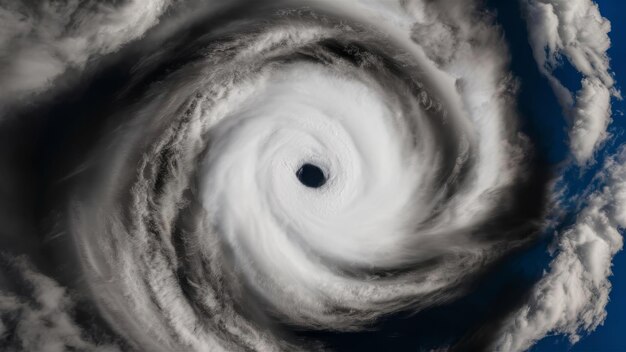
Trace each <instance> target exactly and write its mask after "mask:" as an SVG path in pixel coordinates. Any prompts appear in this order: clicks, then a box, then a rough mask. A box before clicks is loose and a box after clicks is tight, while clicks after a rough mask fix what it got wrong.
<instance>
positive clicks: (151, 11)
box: [0, 0, 170, 106]
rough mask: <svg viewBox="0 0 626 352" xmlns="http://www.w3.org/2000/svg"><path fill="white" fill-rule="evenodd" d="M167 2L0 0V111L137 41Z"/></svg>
mask: <svg viewBox="0 0 626 352" xmlns="http://www.w3.org/2000/svg"><path fill="white" fill-rule="evenodd" d="M169 2H170V1H169V0H131V1H99V0H96V1H93V0H92V1H79V0H69V1H50V0H43V1H36V2H35V3H36V5H34V6H33V3H32V2H22V1H14V0H0V91H1V94H0V106H2V104H7V103H9V102H14V101H15V100H16V99H24V98H26V97H28V96H30V95H32V94H33V93H38V92H41V91H43V90H45V89H47V88H49V85H50V84H51V83H52V82H53V81H54V79H55V78H57V77H59V76H60V75H62V74H63V73H64V72H66V70H68V69H69V68H73V69H77V70H81V69H82V68H83V67H84V66H85V64H87V62H88V61H89V60H90V59H94V58H95V57H97V56H100V55H104V54H108V53H111V52H114V51H116V50H118V49H119V48H120V47H121V46H122V45H124V44H126V43H127V42H129V41H131V40H133V39H136V38H138V37H141V36H142V35H143V34H144V33H145V32H146V31H147V30H148V29H149V28H150V27H152V26H154V25H155V24H156V23H158V19H159V16H160V15H161V14H162V13H163V12H164V11H165V10H166V9H167V7H168V6H169Z"/></svg>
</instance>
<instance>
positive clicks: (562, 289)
mask: <svg viewBox="0 0 626 352" xmlns="http://www.w3.org/2000/svg"><path fill="white" fill-rule="evenodd" d="M598 178H599V179H600V181H602V182H604V183H605V186H604V187H602V188H601V189H599V190H596V191H595V192H593V193H592V194H591V195H590V196H589V198H588V199H587V200H586V203H587V205H586V206H585V208H584V209H583V210H582V211H581V212H580V213H578V216H577V218H576V222H575V224H574V225H572V226H571V227H570V228H569V229H567V230H565V231H564V232H563V233H561V234H559V235H558V245H557V247H558V248H557V249H556V257H555V258H554V260H553V261H552V263H551V264H550V269H549V272H548V273H546V274H545V276H544V277H543V278H542V279H541V280H540V281H539V283H538V284H537V285H536V287H534V288H533V291H532V293H531V296H530V298H529V300H528V303H526V304H525V305H524V306H523V307H522V308H521V309H520V310H519V311H518V312H517V313H516V314H515V315H514V316H512V318H511V319H510V320H509V321H508V322H507V324H506V325H505V326H504V327H503V333H502V337H501V339H500V341H499V342H498V346H497V350H499V351H522V350H526V349H527V348H529V347H530V346H532V345H533V344H534V343H535V342H536V341H538V340H540V339H541V338H543V337H544V336H546V335H547V334H549V333H552V334H554V333H558V334H566V335H568V336H569V339H570V342H571V343H576V342H577V341H578V340H579V338H580V334H581V333H588V332H591V331H593V330H595V329H596V327H598V325H600V324H602V322H603V321H604V319H605V317H606V311H605V307H606V304H607V303H608V301H609V292H610V290H611V283H610V281H609V276H610V275H611V260H612V259H613V256H614V255H615V254H616V253H617V252H618V251H620V250H621V249H622V246H623V238H622V236H621V234H620V230H622V229H624V227H626V148H622V150H621V152H620V153H618V155H616V156H614V157H612V158H610V159H608V160H607V161H606V165H605V167H604V170H603V171H601V173H600V174H599V175H598Z"/></svg>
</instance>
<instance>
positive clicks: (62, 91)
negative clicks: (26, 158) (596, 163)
mask: <svg viewBox="0 0 626 352" xmlns="http://www.w3.org/2000/svg"><path fill="white" fill-rule="evenodd" d="M577 3H578V5H579V6H578V7H570V5H569V2H562V1H556V0H554V1H548V0H542V1H538V0H537V1H534V0H529V1H522V2H521V4H522V5H521V7H522V11H521V12H523V13H524V16H525V18H526V21H527V24H528V32H529V38H528V40H529V43H530V45H531V48H532V51H533V54H534V58H535V61H536V64H537V70H538V71H539V72H540V73H541V74H542V75H543V76H544V77H546V79H547V80H548V82H549V84H550V87H551V88H552V89H553V90H554V94H555V96H556V97H557V98H558V101H559V103H560V104H561V106H562V109H563V111H564V112H563V114H564V116H565V117H566V118H567V119H568V122H567V123H569V128H570V129H569V137H570V141H569V142H570V144H569V146H570V148H571V155H572V156H573V158H572V161H568V163H569V164H568V165H570V166H567V165H566V166H562V168H563V169H565V170H567V168H568V167H569V168H576V167H577V165H585V164H588V163H592V162H593V160H592V159H593V157H594V155H596V154H594V153H598V150H599V148H601V147H602V143H603V142H605V141H606V140H607V139H610V138H611V136H610V134H609V133H608V132H607V128H608V126H609V124H610V122H611V119H610V116H611V108H610V104H611V99H612V97H613V98H615V99H617V98H619V92H618V90H617V89H616V88H615V87H614V85H615V82H614V79H613V76H612V73H611V71H610V68H609V65H608V57H607V54H606V50H608V47H609V46H610V41H609V39H608V34H607V33H608V21H607V20H605V19H603V18H602V16H601V15H600V13H599V10H598V8H597V7H596V6H595V5H594V4H593V3H592V2H591V1H589V0H580V1H577ZM486 6H487V4H485V3H483V2H480V1H464V2H458V1H452V0H442V1H422V0H412V1H390V2H377V1H365V0H362V1H361V0H354V1H352V0H351V1H346V2H341V3H336V2H330V1H328V2H327V1H322V0H316V1H304V0H303V1H280V0H279V1H271V2H270V1H267V2H252V1H236V2H231V3H225V4H223V3H219V2H201V1H193V0H191V1H176V2H168V1H160V0H159V1H157V0H151V1H132V0H129V1H121V2H118V1H115V2H113V1H112V2H96V1H93V2H89V1H88V2H82V3H81V2H74V1H68V2H62V3H57V2H48V1H44V2H42V3H41V4H37V5H30V4H12V3H8V2H6V3H5V2H2V1H0V19H3V23H5V24H4V25H3V27H1V28H0V31H1V32H0V38H2V42H1V46H0V55H2V60H1V62H2V64H1V65H2V66H1V67H2V69H1V71H0V84H2V86H3V87H6V89H4V91H3V93H2V97H1V99H0V113H2V116H0V117H1V118H2V121H0V123H2V124H4V125H5V126H6V127H3V126H2V125H0V128H3V129H4V130H6V131H7V132H6V135H7V136H10V135H13V137H11V138H8V139H7V140H8V142H6V144H7V145H9V144H10V148H9V147H7V148H9V149H7V150H9V151H11V150H16V149H17V148H18V147H19V146H20V145H22V143H20V142H19V141H18V140H17V138H16V137H15V136H16V135H17V133H18V132H19V131H23V130H26V129H28V130H32V131H35V132H30V133H32V134H31V135H32V136H34V137H32V138H33V139H37V140H40V139H42V140H43V141H44V142H37V143H39V144H36V145H38V147H34V148H33V151H31V152H30V153H31V154H32V155H33V156H32V158H33V160H35V161H34V162H33V163H34V164H35V165H37V166H36V167H34V170H33V169H29V168H28V167H22V168H20V167H18V166H19V165H18V166H15V167H14V170H15V171H13V172H8V173H7V175H6V176H3V178H5V179H4V180H2V183H4V184H7V185H8V184H13V185H17V186H15V187H14V189H13V190H11V191H6V195H7V196H6V197H5V196H3V199H2V200H1V201H2V209H3V212H4V207H5V203H6V204H9V203H10V202H11V201H12V199H13V198H11V197H15V199H18V196H19V194H20V193H19V192H20V188H19V187H18V186H22V187H24V188H25V189H28V192H29V193H28V194H31V193H32V194H33V196H32V197H24V199H27V200H20V201H19V203H18V204H19V205H20V206H19V207H17V208H16V209H18V210H15V213H16V214H17V215H16V216H13V217H12V218H13V220H11V224H14V225H12V226H10V227H12V228H14V233H11V234H7V235H6V236H4V234H3V237H4V238H3V239H2V241H3V248H6V250H4V249H3V252H2V253H3V254H2V257H1V258H2V261H1V262H2V265H1V266H0V268H2V270H1V271H0V273H2V275H0V279H1V280H0V283H2V284H1V285H0V317H1V318H2V324H0V338H1V339H2V341H3V342H2V343H0V346H3V347H7V348H11V349H14V350H49V351H62V350H66V349H78V350H101V351H114V350H149V351H220V350H250V351H273V350H276V351H279V350H286V351H291V350H319V349H322V350H326V349H328V350H333V349H334V348H333V347H334V345H333V337H332V336H334V335H333V334H336V335H342V334H345V335H346V336H348V335H351V334H356V333H359V332H362V331H369V330H376V324H378V323H380V322H381V321H385V320H386V319H390V318H389V317H398V318H392V319H400V320H402V318H400V316H401V315H402V314H403V313H406V312H408V313H409V314H411V315H414V316H415V318H411V319H410V320H407V322H406V324H412V323H413V321H415V320H420V319H421V320H420V321H424V320H423V319H424V318H421V317H422V316H423V315H424V314H431V313H429V312H432V311H436V310H437V309H440V308H441V307H446V306H449V305H453V306H454V305H455V304H456V305H463V302H464V299H467V298H466V297H468V296H471V295H472V294H473V293H474V292H477V290H480V288H479V287H481V286H485V285H487V282H489V281H492V277H493V275H495V274H494V272H495V271H494V270H495V268H497V267H498V266H499V265H501V264H503V263H506V262H507V260H508V258H510V257H511V256H514V255H521V254H520V253H525V251H527V250H528V249H529V248H533V246H537V245H538V243H544V242H545V235H544V233H548V232H555V233H556V234H555V235H551V236H554V241H556V243H557V246H558V247H559V250H558V252H557V253H555V255H554V259H553V260H552V261H551V263H550V264H549V268H548V272H547V273H546V274H545V275H544V276H543V277H541V278H539V279H538V280H535V282H532V283H530V284H529V285H528V287H526V288H525V289H524V290H523V292H520V293H519V294H517V296H515V297H514V298H512V299H510V300H504V301H506V302H503V299H494V303H493V304H494V306H497V305H498V304H499V305H501V306H502V307H501V311H502V312H503V313H502V314H500V315H497V316H495V315H494V316H490V317H488V318H485V319H484V320H482V321H480V322H472V323H467V324H468V325H470V326H468V327H466V328H465V329H464V331H462V332H458V331H457V332H451V333H450V336H446V337H442V338H441V339H440V340H439V341H436V342H432V343H428V344H425V345H424V346H421V348H430V349H435V348H444V349H450V350H464V349H468V348H475V349H487V350H524V349H527V348H529V347H530V346H532V345H533V344H534V343H535V342H537V341H538V340H540V339H541V338H542V337H544V336H546V335H547V334H549V333H551V332H556V333H562V334H567V335H569V336H570V340H571V341H572V343H574V342H576V341H577V340H578V338H579V337H578V336H579V334H581V333H583V332H588V331H592V330H594V329H595V327H597V326H598V325H599V324H601V322H602V321H603V320H604V317H605V316H606V313H605V311H604V307H605V305H606V302H607V300H608V294H609V290H610V283H609V282H608V277H609V276H610V272H611V270H610V266H611V258H612V256H613V255H615V253H616V252H617V251H619V250H620V249H621V246H622V244H621V243H622V239H621V235H620V234H619V231H618V230H619V229H621V228H622V227H623V226H624V216H623V211H624V210H623V209H622V208H621V206H622V203H623V202H622V198H623V197H622V196H621V193H622V188H623V187H622V183H623V182H624V180H625V179H626V178H625V177H624V170H623V167H622V166H621V164H622V161H623V155H622V154H623V152H619V151H617V152H615V155H611V156H610V157H608V158H607V159H606V160H605V161H604V162H603V163H602V165H603V167H602V168H601V169H600V170H599V171H598V175H597V176H596V178H595V180H599V181H597V182H601V183H602V184H605V186H604V187H605V189H604V190H602V189H599V188H598V189H596V188H593V185H594V184H591V185H590V186H589V188H587V189H586V190H584V191H581V192H580V195H576V197H581V198H580V199H581V200H580V204H583V208H582V209H577V214H576V216H575V218H576V220H575V221H574V222H573V223H566V222H565V220H564V219H565V218H567V217H566V216H562V213H563V212H564V210H563V209H564V208H565V206H564V205H562V204H561V203H562V200H561V199H560V195H559V194H560V192H563V191H562V189H561V188H563V189H565V188H566V187H565V186H563V185H564V184H565V183H566V182H567V180H566V178H565V176H563V175H561V174H559V172H560V171H559V170H557V168H554V170H552V169H551V167H552V166H551V165H550V164H549V163H548V162H546V160H544V157H543V155H542V154H541V149H540V148H539V146H540V145H543V144H542V142H541V141H539V140H538V139H539V138H540V135H539V134H537V133H534V132H533V131H532V129H529V128H527V124H526V123H524V118H525V117H524V114H522V113H521V112H520V109H519V104H520V103H519V101H518V91H519V89H520V81H522V83H523V77H522V78H518V77H516V76H515V75H514V74H513V73H512V72H511V68H510V66H511V56H510V54H509V49H508V46H507V42H506V40H505V38H504V36H503V35H502V28H501V27H499V25H498V24H497V16H496V14H495V13H494V12H491V11H488V10H486V9H485V8H484V7H486ZM544 10H545V11H547V12H542V11H544ZM572 12H573V13H574V14H575V15H574V16H572V15H571V13H572ZM587 17H590V18H593V19H595V20H597V23H598V25H597V26H596V27H593V28H592V29H591V32H592V35H596V36H597V37H599V38H601V39H602V43H603V44H601V45H599V46H598V45H597V41H594V40H593V38H590V39H588V38H587V37H584V36H583V37H582V39H580V41H578V42H576V40H578V39H579V38H581V36H577V35H571V36H570V35H568V33H576V31H579V32H580V31H581V29H580V27H581V26H582V25H583V22H582V21H580V20H572V18H576V19H580V18H587ZM568 21H570V22H568ZM557 29H558V30H557ZM559 35H560V36H561V37H558V36H559ZM587 39H588V40H587ZM585 45H587V46H585ZM545 48H547V49H548V50H545ZM587 49H589V50H587ZM561 52H563V53H562V54H560V53H561ZM581 53H582V54H581ZM544 55H546V56H544ZM558 55H565V56H566V57H567V58H568V59H569V60H570V61H571V62H572V65H573V66H574V68H576V69H577V70H578V71H580V72H581V73H582V75H583V78H582V87H581V89H580V91H579V92H578V93H577V94H576V96H575V98H573V95H572V94H571V93H570V92H569V90H568V88H567V87H566V86H565V85H564V84H562V83H561V82H560V81H559V78H557V75H556V74H555V73H554V72H553V71H554V69H555V68H556V66H557V65H558V63H559V61H558V59H557V56H558ZM42 126H43V127H42ZM16 131H17V132H16ZM42 131H45V132H42ZM51 131H52V132H51ZM4 133H5V132H3V134H4ZM42 135H43V136H44V137H42ZM16 146H17V147H16ZM29 150H30V149H29ZM31 154H28V155H31ZM5 159H7V160H9V159H11V158H8V157H5V156H4V154H3V155H2V158H1V159H0V161H2V162H4V160H5ZM11 160H13V159H11ZM7 165H9V164H8V161H7ZM29 165H31V164H29ZM29 167H30V166H29ZM38 170H39V171H40V173H37V171H38ZM23 174H29V175H31V174H35V175H36V176H33V177H22V176H23ZM31 182H32V184H36V186H30V184H31ZM3 187H6V186H4V185H3ZM13 194H15V196H13ZM31 203H32V204H31ZM31 206H32V207H33V209H35V211H34V212H31V211H29V210H28V209H31V208H30V207H31ZM19 209H23V210H19ZM20 211H21V212H20ZM24 214H29V215H24ZM32 214H35V215H32ZM9 216H10V214H9V213H6V214H2V217H3V221H6V222H7V223H9ZM28 216H32V217H35V218H36V221H37V222H38V223H39V225H38V226H35V228H31V227H29V226H26V225H23V224H26V223H28V221H30V220H31V218H29V217H28ZM15 219H18V220H15ZM10 227H7V228H10ZM39 243H40V244H39ZM5 244H6V245H5ZM539 245H540V244H539ZM50 265H52V266H50ZM572 268H573V269H572ZM571 270H574V271H575V272H571ZM478 292H480V291H478ZM559 295H560V296H559ZM557 296H558V297H562V299H563V302H562V304H563V305H564V306H562V307H560V308H559V307H558V306H557V307H555V306H553V305H552V304H551V303H552V302H551V300H556V297H557ZM496 301H497V302H496ZM459 302H460V303H459ZM329 334H330V335H329ZM329 336H331V337H329ZM413 348H414V347H413Z"/></svg>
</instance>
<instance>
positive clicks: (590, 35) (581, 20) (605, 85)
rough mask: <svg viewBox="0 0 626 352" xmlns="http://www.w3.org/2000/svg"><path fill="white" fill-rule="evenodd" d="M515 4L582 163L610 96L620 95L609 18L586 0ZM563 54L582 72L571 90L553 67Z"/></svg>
mask: <svg viewBox="0 0 626 352" xmlns="http://www.w3.org/2000/svg"><path fill="white" fill-rule="evenodd" d="M521 4H522V7H523V10H524V12H525V15H526V21H527V27H528V33H529V43H530V45H531V47H532V51H533V55H534V57H535V60H536V62H537V65H538V66H539V69H540V71H541V72H542V73H543V74H544V75H545V76H546V77H547V79H548V80H549V82H550V85H551V86H552V89H553V90H554V92H555V94H556V96H557V98H558V99H559V103H560V105H561V107H562V108H563V110H564V112H565V115H566V116H567V117H568V119H569V123H570V126H571V127H570V131H569V138H570V147H571V151H572V155H573V156H574V158H575V159H576V161H577V163H579V164H585V163H586V162H587V161H589V160H590V159H591V158H592V157H593V154H594V151H595V150H596V149H597V148H598V146H599V145H600V144H601V143H602V142H603V141H604V140H605V139H606V138H607V132H606V129H607V126H608V124H609V123H610V121H611V99H612V97H615V98H618V99H621V96H620V92H619V91H618V90H617V89H616V88H615V80H614V78H613V75H612V72H611V68H610V60H609V57H608V54H607V51H608V50H609V48H610V47H611V40H610V38H609V32H610V31H611V23H610V22H609V21H608V20H607V19H606V18H604V17H602V15H601V14H600V10H599V8H598V5H597V4H596V3H595V2H593V1H591V0H522V1H521ZM563 58H565V59H566V60H568V61H569V63H570V64H571V65H572V67H573V68H574V69H576V70H577V71H578V72H579V73H580V74H581V75H582V78H581V87H580V89H579V90H578V91H577V92H571V91H570V90H569V88H567V87H565V86H564V85H563V83H562V82H561V81H560V80H559V79H558V78H557V77H556V75H555V73H554V72H555V70H556V69H557V68H558V67H559V66H560V65H562V64H563V62H562V61H563Z"/></svg>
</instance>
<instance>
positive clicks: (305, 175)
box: [296, 163, 326, 188]
mask: <svg viewBox="0 0 626 352" xmlns="http://www.w3.org/2000/svg"><path fill="white" fill-rule="evenodd" d="M296 176H297V177H298V180H300V183H302V184H303V185H305V186H307V187H310V188H320V187H322V186H323V185H324V183H326V176H324V171H322V169H320V168H319V167H317V166H315V165H313V164H308V163H307V164H304V165H302V166H301V167H300V169H298V171H296Z"/></svg>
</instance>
